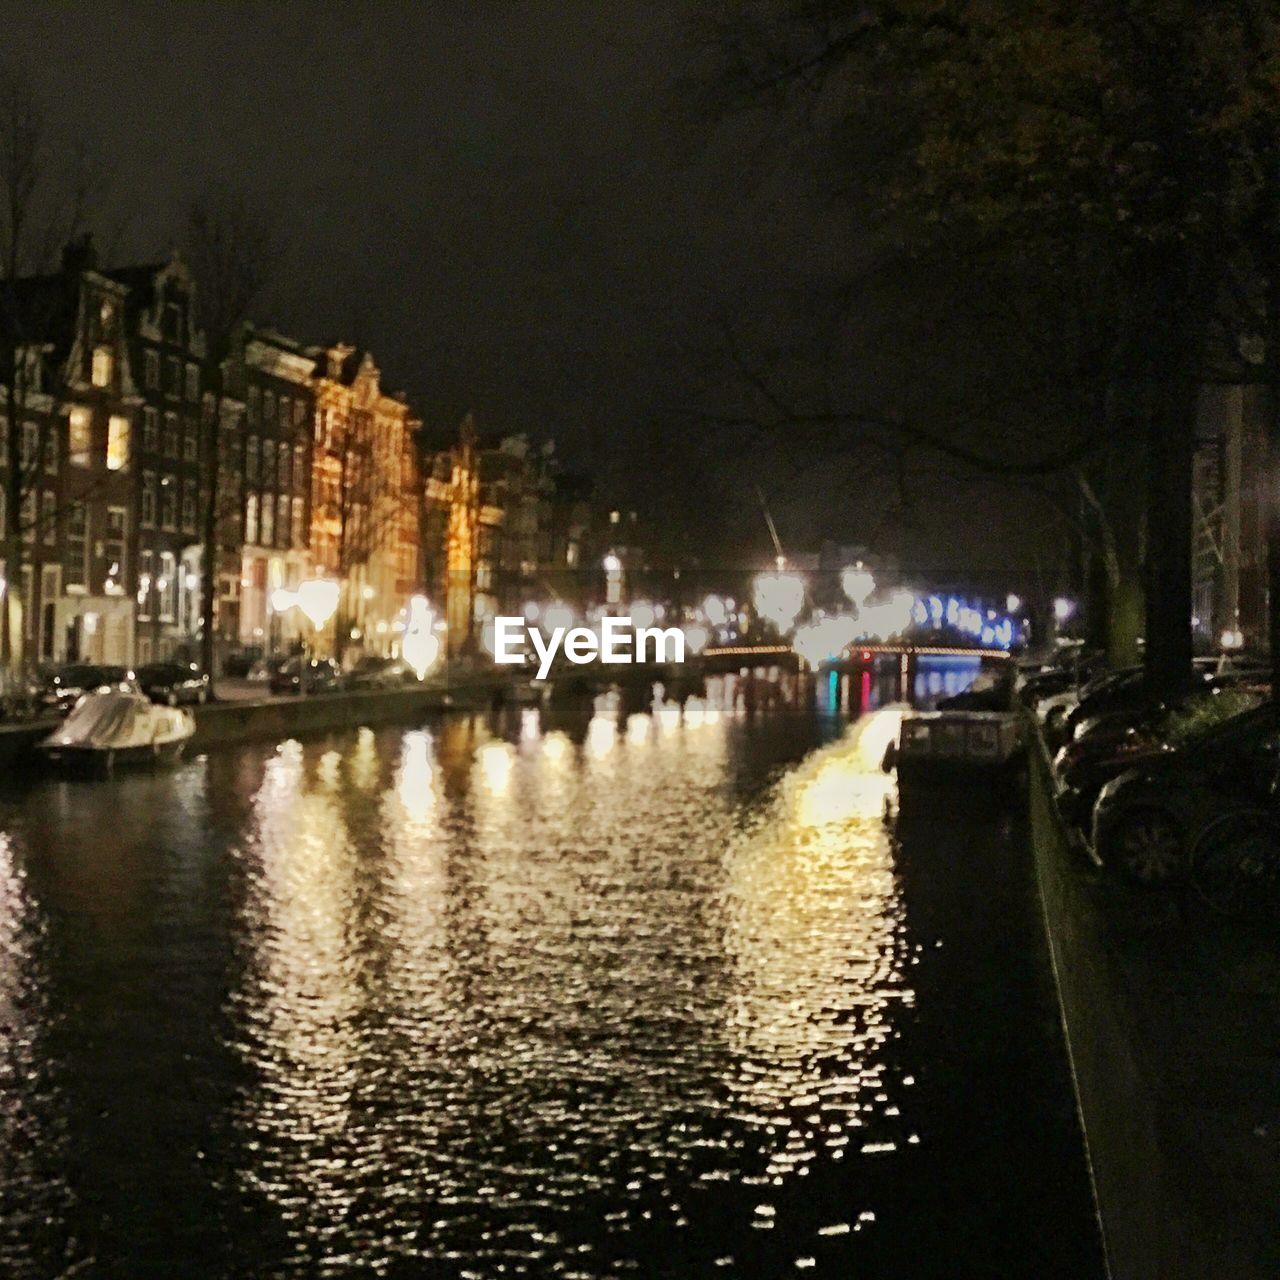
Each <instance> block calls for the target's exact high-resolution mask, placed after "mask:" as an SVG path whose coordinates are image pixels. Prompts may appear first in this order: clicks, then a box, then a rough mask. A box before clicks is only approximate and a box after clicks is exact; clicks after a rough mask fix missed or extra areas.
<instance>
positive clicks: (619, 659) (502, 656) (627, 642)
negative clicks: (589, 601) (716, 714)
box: [493, 615, 684, 680]
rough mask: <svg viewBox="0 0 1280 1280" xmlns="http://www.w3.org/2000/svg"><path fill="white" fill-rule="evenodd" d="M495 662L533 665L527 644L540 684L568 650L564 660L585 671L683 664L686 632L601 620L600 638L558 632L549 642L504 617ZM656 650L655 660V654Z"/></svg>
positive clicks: (497, 622) (498, 621)
mask: <svg viewBox="0 0 1280 1280" xmlns="http://www.w3.org/2000/svg"><path fill="white" fill-rule="evenodd" d="M493 622H494V630H493V660H494V661H495V662H502V663H506V664H509V665H514V666H520V665H522V664H523V663H525V662H526V661H527V660H528V651H527V649H526V644H529V645H532V646H533V650H534V653H535V654H536V655H537V659H538V679H539V680H545V679H546V678H547V673H548V672H549V671H550V670H551V664H552V663H553V662H555V659H556V654H557V653H559V652H560V649H561V646H563V648H564V656H565V657H566V658H568V659H569V661H570V662H573V663H576V664H577V665H579V666H581V665H583V664H585V663H588V662H596V661H599V662H606V663H610V664H627V663H631V662H683V661H684V632H683V631H681V630H680V628H679V627H667V628H666V629H665V630H664V629H663V628H662V627H637V626H634V625H633V624H632V622H631V619H630V618H627V617H621V616H620V617H611V616H608V615H606V616H605V617H603V618H601V619H600V634H599V635H597V634H596V633H595V632H594V631H592V630H591V629H590V628H589V627H572V628H570V627H556V628H555V629H554V630H553V631H552V632H551V634H550V635H549V636H544V635H543V634H542V632H541V631H539V630H538V628H537V627H531V626H529V625H528V624H527V623H526V622H525V620H524V619H523V618H512V617H506V616H499V617H497V618H495V619H494V620H493ZM650 650H652V655H653V656H652V657H650V656H649V652H650Z"/></svg>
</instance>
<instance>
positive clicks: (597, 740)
mask: <svg viewBox="0 0 1280 1280" xmlns="http://www.w3.org/2000/svg"><path fill="white" fill-rule="evenodd" d="M617 742H618V726H617V723H616V722H615V721H613V720H609V719H606V718H605V717H604V716H601V715H596V716H592V717H591V723H590V724H589V725H587V741H586V751H587V755H588V756H589V757H590V758H591V759H592V760H601V759H603V758H604V757H605V756H607V755H608V754H609V752H610V751H612V750H613V748H614V747H615V746H616V745H617Z"/></svg>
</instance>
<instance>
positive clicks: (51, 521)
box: [40, 489, 58, 547]
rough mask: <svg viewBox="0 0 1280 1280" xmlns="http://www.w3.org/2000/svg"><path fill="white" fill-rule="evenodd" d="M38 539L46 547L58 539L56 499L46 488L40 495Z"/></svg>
mask: <svg viewBox="0 0 1280 1280" xmlns="http://www.w3.org/2000/svg"><path fill="white" fill-rule="evenodd" d="M40 540H41V542H43V543H44V544H45V546H46V547H52V546H53V545H55V543H57V541H58V499H57V497H56V496H55V495H54V494H52V493H50V492H49V490H48V489H46V490H45V491H44V492H43V493H42V494H41V495H40Z"/></svg>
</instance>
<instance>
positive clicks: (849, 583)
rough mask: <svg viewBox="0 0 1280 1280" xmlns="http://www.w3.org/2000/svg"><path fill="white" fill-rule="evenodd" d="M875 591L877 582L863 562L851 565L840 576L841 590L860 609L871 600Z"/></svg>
mask: <svg viewBox="0 0 1280 1280" xmlns="http://www.w3.org/2000/svg"><path fill="white" fill-rule="evenodd" d="M875 589H876V580H875V578H874V577H873V576H872V573H871V570H870V569H868V568H867V567H866V565H864V564H863V563H862V561H861V560H859V561H858V563H857V564H851V565H849V567H848V568H847V569H845V570H844V571H843V572H842V573H841V574H840V590H841V591H843V592H844V593H845V595H846V596H848V597H849V599H850V600H851V601H852V602H853V604H854V605H855V606H856V607H857V608H859V609H861V608H862V606H863V605H864V604H866V602H867V601H868V600H869V599H870V598H871V593H872V592H873V591H874V590H875Z"/></svg>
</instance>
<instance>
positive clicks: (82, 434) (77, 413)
mask: <svg viewBox="0 0 1280 1280" xmlns="http://www.w3.org/2000/svg"><path fill="white" fill-rule="evenodd" d="M68 441H69V443H68V445H67V452H68V453H69V454H70V455H71V461H72V462H73V463H75V464H76V466H78V467H87V466H88V465H89V456H90V453H91V452H92V450H93V415H92V414H91V413H90V412H89V410H88V409H85V408H83V407H81V406H77V407H76V408H74V409H72V410H71V428H70V433H69V436H68Z"/></svg>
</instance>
